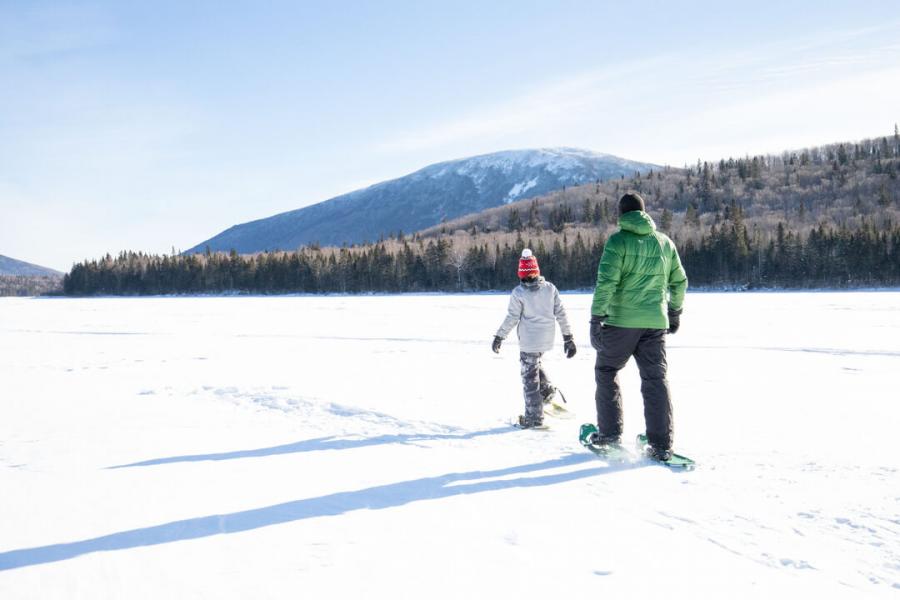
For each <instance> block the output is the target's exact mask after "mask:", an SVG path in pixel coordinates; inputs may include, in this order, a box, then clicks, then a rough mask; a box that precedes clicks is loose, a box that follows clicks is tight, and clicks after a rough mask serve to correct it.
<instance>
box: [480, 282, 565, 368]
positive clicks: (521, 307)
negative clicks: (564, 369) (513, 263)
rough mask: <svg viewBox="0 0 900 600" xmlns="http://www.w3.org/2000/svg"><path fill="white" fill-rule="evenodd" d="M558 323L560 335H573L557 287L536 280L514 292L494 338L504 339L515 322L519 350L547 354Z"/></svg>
mask: <svg viewBox="0 0 900 600" xmlns="http://www.w3.org/2000/svg"><path fill="white" fill-rule="evenodd" d="M557 321H558V322H559V328H560V329H561V330H562V332H563V335H571V334H572V328H571V327H569V320H568V318H566V309H565V308H563V305H562V300H560V298H559V292H558V291H557V289H556V286H555V285H553V284H552V283H550V282H549V281H546V280H545V279H544V278H543V277H539V278H538V280H537V281H535V282H533V283H525V282H523V283H521V284H519V285H518V286H516V288H515V289H513V291H512V295H510V297H509V309H508V314H507V315H506V318H505V319H504V320H503V324H502V325H500V329H498V330H497V334H496V335H497V337H499V338H502V339H506V336H507V335H509V332H510V331H512V328H513V327H515V326H516V324H517V323H518V325H519V327H518V334H519V349H520V351H522V352H547V351H548V350H551V349H552V348H553V341H554V337H555V335H556V322H557Z"/></svg>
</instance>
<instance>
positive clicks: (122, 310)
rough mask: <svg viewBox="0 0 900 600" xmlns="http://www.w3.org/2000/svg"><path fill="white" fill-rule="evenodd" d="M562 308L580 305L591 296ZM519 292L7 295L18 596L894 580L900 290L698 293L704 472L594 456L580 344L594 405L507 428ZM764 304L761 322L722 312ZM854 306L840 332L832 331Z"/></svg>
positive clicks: (1, 545)
mask: <svg viewBox="0 0 900 600" xmlns="http://www.w3.org/2000/svg"><path fill="white" fill-rule="evenodd" d="M564 303H565V304H566V307H567V309H568V312H569V315H570V319H572V320H573V323H578V322H579V320H580V321H584V320H586V319H584V318H582V317H584V316H585V315H586V314H587V312H586V311H587V307H588V306H589V303H590V298H589V296H587V295H569V294H567V295H566V296H564ZM505 304H506V298H505V297H503V296H490V295H487V296H446V297H444V296H426V297H422V296H409V297H359V298H354V297H340V298H309V297H302V298H298V297H290V298H229V299H221V298H184V299H174V298H168V299H123V300H118V299H103V300H70V301H59V302H52V303H50V302H35V301H28V300H22V299H3V300H0V331H2V332H4V335H5V336H7V338H8V339H9V344H6V345H4V346H3V347H2V348H0V356H2V360H0V380H2V381H3V382H4V395H3V397H2V398H0V488H2V489H3V490H5V493H4V494H0V531H2V532H4V534H3V535H2V536H0V597H2V598H4V599H5V598H26V597H35V596H37V597H55V596H65V597H77V598H97V597H123V596H124V597H147V598H159V597H170V596H172V597H196V596H198V595H212V596H214V597H247V596H248V595H250V596H254V597H283V596H284V595H286V594H287V593H290V591H291V590H296V589H301V588H302V589H304V590H309V591H310V592H314V593H316V594H318V595H323V594H324V595H334V596H343V595H349V594H351V593H353V594H365V595H367V596H370V597H385V598H387V597H391V598H395V597H398V598H399V597H410V598H413V597H420V594H421V589H422V585H428V584H429V582H431V583H432V584H433V583H434V582H440V585H439V586H437V587H431V588H430V589H431V593H430V596H432V597H447V598H451V597H460V596H466V595H470V596H471V595H474V596H476V597H477V596H484V595H494V594H500V593H505V594H509V593H514V594H516V595H523V596H525V597H538V596H541V597H546V596H548V595H551V596H552V595H565V594H569V593H583V592H584V590H585V589H594V588H586V587H585V586H596V590H597V591H598V593H601V592H602V593H604V594H605V595H609V596H611V597H633V596H635V595H641V596H643V595H647V594H666V597H670V598H681V597H684V598H697V597H726V596H727V597H737V598H740V597H747V598H754V597H777V596H781V595H786V594H788V593H803V594H808V593H816V594H825V595H827V597H847V598H853V597H859V596H860V595H884V596H885V597H891V596H892V595H894V594H896V591H897V590H898V589H900V494H898V491H897V490H898V489H900V485H898V483H900V465H898V461H897V460H896V458H895V452H894V451H893V450H894V449H893V446H894V444H893V438H892V437H891V436H892V433H893V429H894V428H895V424H896V422H897V418H898V414H900V408H898V406H897V405H896V402H894V401H892V400H890V399H889V398H892V396H891V394H890V393H888V391H889V390H890V389H893V386H894V385H895V384H894V374H895V373H896V369H897V367H898V366H900V361H898V360H897V359H898V358H900V352H896V351H894V350H891V349H890V347H889V346H885V345H884V343H885V340H886V339H896V338H890V334H891V333H892V332H900V294H821V293H820V294H814V295H806V294H796V295H789V294H783V295H781V294H779V295H765V294H763V295H756V294H743V295H735V294H702V295H699V296H690V295H689V297H688V304H687V307H688V310H687V311H686V312H685V320H684V324H685V328H684V329H683V331H682V332H680V333H679V335H678V336H676V337H674V338H671V341H670V350H669V360H670V368H671V371H670V376H671V386H672V388H673V395H674V398H675V403H676V439H677V442H676V445H677V446H678V449H679V450H680V451H682V452H684V453H685V454H687V455H689V456H692V457H693V458H695V459H697V460H698V462H699V466H698V468H697V470H696V471H693V472H674V471H670V470H668V469H665V468H663V467H660V466H658V465H655V464H653V463H651V462H649V461H646V460H641V459H635V460H632V461H629V462H626V463H621V464H618V463H614V464H607V463H606V462H604V461H602V460H599V459H597V458H596V457H594V456H593V455H591V454H589V453H587V452H585V451H584V450H583V449H582V448H580V446H579V445H578V442H577V439H576V435H577V429H578V425H579V424H580V423H581V422H582V421H590V420H593V400H592V398H593V382H592V368H593V356H592V352H591V350H590V347H589V346H588V345H587V343H586V336H578V334H577V333H576V339H577V341H579V354H578V356H577V357H576V359H574V360H572V361H566V360H564V359H562V358H561V357H560V356H559V351H558V349H557V350H555V351H554V353H549V354H548V355H547V357H546V359H545V361H546V366H547V368H548V371H549V373H550V376H551V379H552V380H553V381H554V382H555V383H557V384H558V385H560V386H561V388H562V389H563V390H564V391H565V393H566V396H567V398H568V399H569V402H570V404H569V409H570V411H571V412H572V417H573V418H572V419H560V418H551V417H548V422H549V423H550V424H551V430H550V431H517V430H515V429H513V428H512V427H511V426H510V425H509V424H508V423H509V419H510V418H511V416H512V415H514V414H516V413H517V412H518V411H520V410H521V406H520V404H521V397H520V396H521V392H520V383H519V382H518V364H517V354H518V352H517V348H516V344H515V341H514V340H508V341H507V343H506V344H504V347H503V350H502V352H501V355H500V356H496V355H493V354H492V353H491V352H490V350H489V342H490V339H491V336H492V334H493V331H494V330H495V329H496V326H497V324H499V322H500V320H502V317H503V315H504V312H505ZM798 304H800V305H802V306H803V311H798V310H797V305H798ZM848 306H855V307H857V309H856V311H855V312H847V307H848ZM890 307H893V308H892V309H891V308H890ZM749 309H756V310H757V312H762V313H763V317H762V318H761V321H763V322H764V323H765V328H764V329H760V328H756V329H757V330H755V331H750V332H748V331H746V330H745V329H742V328H741V327H742V326H741V324H740V323H735V322H733V321H729V318H730V317H728V316H727V315H733V314H746V313H742V311H748V313H749V312H751V311H750V310H749ZM833 311H842V313H841V314H842V315H843V316H842V319H841V321H840V323H843V324H844V326H845V327H846V329H844V330H839V331H829V332H826V334H823V332H822V331H821V329H817V328H815V326H816V325H818V324H820V323H822V322H826V321H828V320H829V315H830V314H831V313H832V312H833ZM798 312H802V314H800V315H798ZM148 315H152V317H151V316H148ZM689 316H690V317H691V318H690V319H688V317H689ZM854 317H855V319H854ZM148 323H150V324H151V325H152V327H151V326H149V325H148ZM786 324H790V327H786V326H784V325H786ZM732 326H733V327H734V329H729V327H732ZM830 327H837V325H835V326H830ZM143 329H147V331H142V332H141V334H140V335H136V333H137V332H138V330H143ZM576 331H577V330H576ZM60 334H66V335H65V336H64V337H65V339H67V340H71V341H69V342H66V343H65V344H63V343H61V342H58V341H54V340H58V339H59V336H60ZM78 334H84V335H78ZM885 336H887V337H885ZM579 337H581V339H579ZM799 339H803V340H804V341H803V343H802V344H798V343H797V340H799ZM838 339H840V344H835V343H834V342H833V341H834V340H838ZM621 379H622V386H623V395H624V398H625V411H626V412H625V420H626V436H633V435H634V433H636V432H637V431H639V430H640V429H639V428H640V426H641V415H642V413H641V411H642V407H641V405H640V401H639V379H638V377H637V373H636V370H635V369H634V368H633V367H632V366H629V367H628V368H626V370H625V371H623V373H622V376H621ZM735 381H739V384H738V385H735ZM834 440H838V441H839V443H838V444H834V443H833V441H834ZM648 561H650V562H648ZM448 564H451V565H453V571H454V572H457V571H461V572H466V573H469V574H471V577H466V578H452V577H448V575H447V572H446V567H447V565H448ZM530 564H538V565H541V568H540V569H538V570H536V571H533V572H532V571H531V570H529V576H528V577H527V578H525V579H526V580H527V581H522V577H521V574H522V569H523V565H530ZM651 564H652V565H653V566H652V567H651V566H650V565H651ZM485 565H490V568H489V569H486V568H485ZM651 572H652V573H653V576H648V575H649V574H650V573H651ZM260 581H265V582H267V584H266V586H265V589H263V590H260V587H259V586H260Z"/></svg>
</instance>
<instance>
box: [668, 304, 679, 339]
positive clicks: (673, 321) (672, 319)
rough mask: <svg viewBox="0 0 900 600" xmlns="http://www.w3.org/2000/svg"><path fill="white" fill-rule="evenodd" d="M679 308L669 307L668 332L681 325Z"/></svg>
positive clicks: (676, 329) (675, 330) (674, 330)
mask: <svg viewBox="0 0 900 600" xmlns="http://www.w3.org/2000/svg"><path fill="white" fill-rule="evenodd" d="M681 310H682V309H680V308H679V309H678V310H675V309H672V308H670V309H669V333H676V332H677V331H678V328H679V327H681Z"/></svg>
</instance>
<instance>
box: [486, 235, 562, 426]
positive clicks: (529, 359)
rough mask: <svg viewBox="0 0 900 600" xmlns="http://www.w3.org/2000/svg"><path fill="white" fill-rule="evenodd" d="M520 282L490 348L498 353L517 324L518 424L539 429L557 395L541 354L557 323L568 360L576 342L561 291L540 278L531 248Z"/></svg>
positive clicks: (524, 256) (524, 257)
mask: <svg viewBox="0 0 900 600" xmlns="http://www.w3.org/2000/svg"><path fill="white" fill-rule="evenodd" d="M519 280H520V283H519V285H518V286H516V288H515V289H513V291H512V294H511V295H510V297H509V309H508V311H507V315H506V318H505V319H504V320H503V324H501V325H500V329H498V330H497V334H496V335H495V336H494V343H493V345H492V346H491V348H492V349H493V351H494V352H497V353H499V352H500V344H502V343H503V340H504V339H506V336H508V335H509V333H510V332H511V331H512V328H513V327H516V325H518V327H517V329H516V331H517V333H518V335H519V350H520V352H519V360H520V362H521V366H522V385H523V387H524V390H525V414H524V415H522V416H520V417H519V425H520V426H521V427H523V428H530V427H540V426H541V425H543V422H544V403H545V402H549V401H550V399H551V398H552V397H553V395H554V394H555V393H556V388H555V387H553V386H552V385H551V384H550V380H549V379H548V378H547V374H546V372H544V369H543V368H542V367H541V355H542V354H543V353H544V352H547V351H549V350H551V349H552V348H553V341H554V337H555V335H556V323H557V322H558V323H559V328H560V329H561V330H562V334H563V349H564V350H565V353H566V358H572V357H573V356H575V341H574V339H573V338H572V328H571V327H569V320H568V318H566V309H565V308H563V305H562V301H561V300H560V298H559V291H558V290H557V289H556V286H555V285H553V284H552V283H550V282H549V281H547V280H546V279H544V278H543V277H541V272H540V269H539V268H538V262H537V258H536V257H535V256H534V254H533V253H532V252H531V250H529V249H528V248H525V249H524V250H522V257H521V258H520V259H519Z"/></svg>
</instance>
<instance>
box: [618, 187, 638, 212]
mask: <svg viewBox="0 0 900 600" xmlns="http://www.w3.org/2000/svg"><path fill="white" fill-rule="evenodd" d="M633 210H644V199H643V198H641V195H640V194H638V193H637V192H628V193H627V194H625V195H624V196H622V197H621V198H620V199H619V214H620V215H624V214H625V213H628V212H631V211H633Z"/></svg>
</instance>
